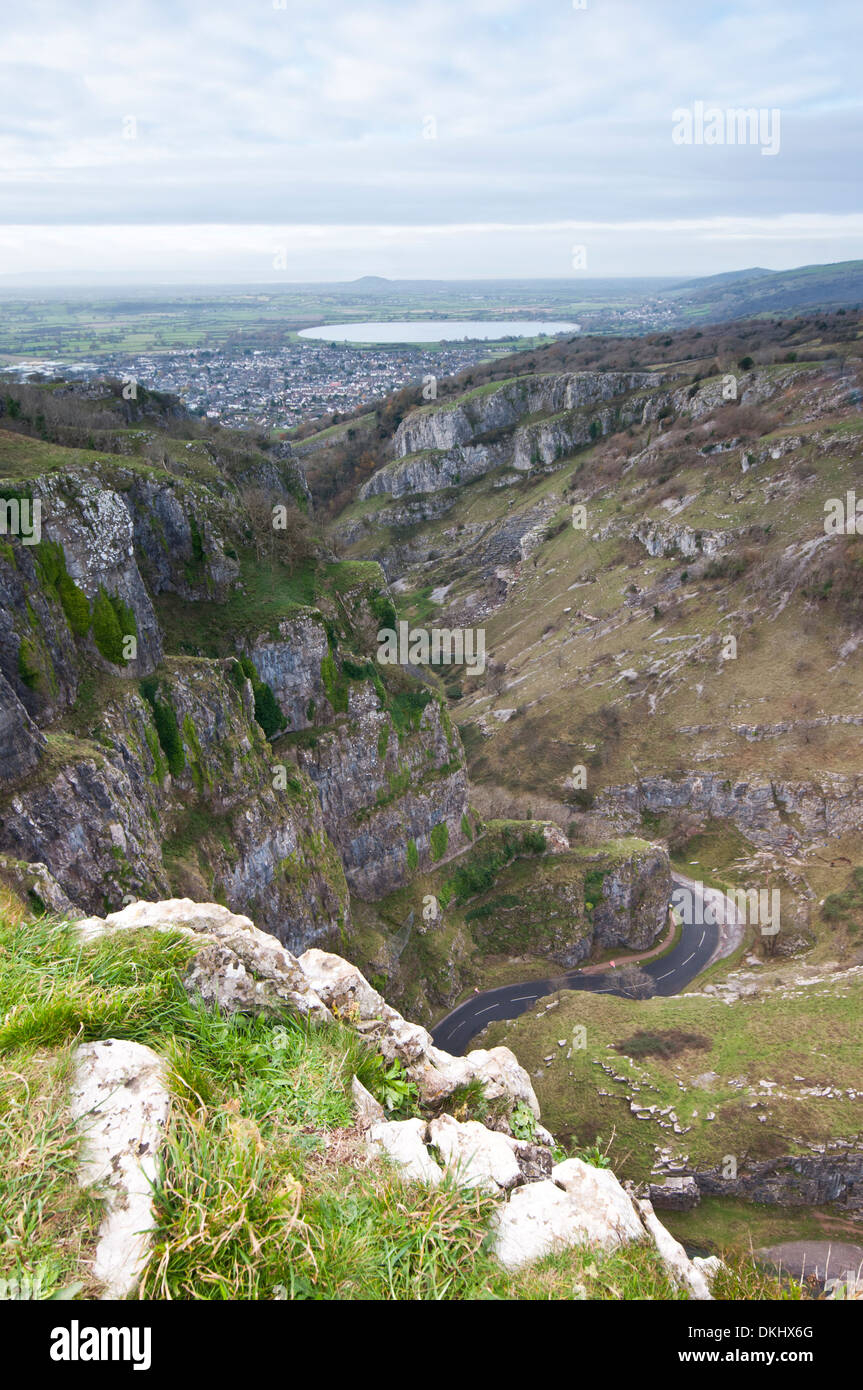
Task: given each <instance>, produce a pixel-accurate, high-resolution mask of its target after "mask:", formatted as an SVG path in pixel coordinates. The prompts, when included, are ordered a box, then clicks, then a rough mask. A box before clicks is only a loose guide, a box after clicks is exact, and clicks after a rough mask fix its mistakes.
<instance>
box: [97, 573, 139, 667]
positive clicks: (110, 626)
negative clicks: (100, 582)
mask: <svg viewBox="0 0 863 1390" xmlns="http://www.w3.org/2000/svg"><path fill="white" fill-rule="evenodd" d="M136 632H137V626H136V623H135V615H134V613H133V612H132V610H131V608H130V607H129V606H128V604H126V603H124V602H123V600H122V599H121V598H117V597H116V595H114V594H106V593H105V590H104V589H100V590H99V592H98V593H97V595H96V597H95V598H94V600H93V641H94V642H95V643H96V646H97V647H98V649H99V651H100V652H101V654H102V656H104V658H105V660H106V661H110V662H111V664H112V665H113V666H125V665H126V657H125V656H124V654H123V640H124V638H126V637H131V636H134V635H135V633H136Z"/></svg>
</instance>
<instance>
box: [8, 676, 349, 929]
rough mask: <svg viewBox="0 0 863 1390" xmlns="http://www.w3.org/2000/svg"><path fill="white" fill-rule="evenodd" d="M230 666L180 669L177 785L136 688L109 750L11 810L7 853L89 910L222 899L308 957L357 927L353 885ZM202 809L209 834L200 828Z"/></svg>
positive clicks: (78, 754) (111, 733) (92, 751)
mask: <svg viewBox="0 0 863 1390" xmlns="http://www.w3.org/2000/svg"><path fill="white" fill-rule="evenodd" d="M225 665H226V664H225V663H218V662H206V661H181V662H179V663H177V664H176V666H175V667H174V668H173V671H172V672H171V674H170V678H168V677H166V678H165V679H164V680H163V682H162V684H161V686H160V694H161V698H162V699H163V701H166V702H167V701H170V703H171V705H172V707H173V708H174V711H175V714H176V718H177V723H178V726H179V730H180V732H181V736H182V739H183V745H184V759H185V765H184V767H183V768H182V770H180V771H179V772H178V773H177V775H176V776H173V777H172V776H171V775H170V774H169V773H168V771H167V767H166V764H165V761H164V758H163V755H162V753H161V750H160V747H159V741H158V736H157V734H156V730H155V727H154V725H153V719H152V712H151V710H150V707H149V705H148V704H147V703H146V701H144V700H143V699H142V698H141V697H140V696H139V695H138V694H137V693H134V692H132V691H129V692H128V694H126V695H125V696H124V697H122V698H117V699H115V700H113V701H112V702H111V703H110V704H109V706H108V708H107V709H106V711H105V715H104V717H103V721H102V725H101V727H100V731H99V741H98V742H96V741H91V742H89V743H85V742H81V743H80V744H79V745H78V746H77V747H76V748H75V750H74V751H70V755H69V757H68V759H67V760H66V761H64V763H63V764H62V766H61V767H59V769H54V770H53V771H50V772H49V771H46V772H45V774H44V775H43V776H41V777H39V778H37V779H35V780H34V781H32V782H31V783H30V784H27V785H26V786H23V787H21V788H20V789H19V790H18V791H17V793H16V794H15V795H13V797H12V798H11V800H10V802H9V804H8V805H7V806H6V807H4V808H3V809H2V812H0V848H2V849H3V850H5V851H6V852H8V853H9V854H10V855H12V856H14V857H15V858H16V859H22V860H38V861H40V862H42V863H44V864H46V865H47V867H48V869H49V871H50V873H51V874H52V875H53V876H54V878H55V879H56V880H57V882H58V883H59V884H60V886H61V888H62V889H63V891H64V892H65V893H67V894H68V896H69V897H70V898H71V899H72V901H73V902H75V903H77V904H79V905H80V906H81V908H83V909H84V910H86V911H89V912H101V911H104V910H106V909H108V910H111V909H116V908H119V907H120V906H121V904H122V903H123V902H124V901H128V900H129V899H130V898H139V897H166V896H169V895H170V891H171V886H172V883H173V884H177V885H178V886H180V887H182V888H183V889H184V891H189V892H190V893H194V895H195V896H197V897H200V898H203V899H204V900H209V899H210V898H212V897H213V895H214V891H215V892H217V893H219V894H223V895H224V897H225V900H226V901H227V902H228V903H229V904H231V905H233V906H235V907H238V908H242V909H248V908H249V907H250V906H253V907H254V910H255V912H256V915H257V917H258V920H259V921H260V922H261V924H262V925H263V926H264V927H265V928H266V929H267V930H269V931H271V932H272V933H273V934H274V935H276V936H278V937H279V939H280V940H282V941H284V942H285V943H287V944H290V945H291V946H293V947H294V948H296V949H302V947H304V946H307V945H310V944H311V943H312V942H314V941H318V940H324V939H330V938H334V937H335V936H336V935H337V934H338V932H339V931H340V929H341V928H343V927H344V926H345V925H346V924H347V923H348V922H349V920H350V914H349V905H348V894H347V885H346V883H345V879H344V874H343V871H342V868H341V864H340V862H339V859H338V855H337V854H336V852H335V850H334V848H333V846H332V844H331V842H330V840H329V838H328V836H327V834H326V830H325V827H324V823H323V819H322V816H321V808H320V805H319V802H318V799H317V797H316V795H315V793H314V790H313V788H312V786H311V784H310V783H309V781H308V780H307V779H306V778H305V777H304V776H303V775H302V774H301V773H296V775H294V774H293V773H292V774H291V777H290V779H289V781H288V785H287V787H286V788H285V789H279V788H278V787H277V786H276V785H274V780H275V779H274V776H273V769H274V765H275V764H276V761H277V760H276V758H275V756H274V755H273V752H272V749H271V748H270V745H269V744H268V743H267V741H266V739H265V738H264V736H263V733H262V732H261V730H260V728H259V726H258V725H257V724H256V722H255V720H254V715H253V710H252V702H251V690H250V687H249V685H248V683H244V685H243V687H242V688H241V689H240V690H237V689H236V687H235V686H234V685H233V683H232V682H231V681H230V680H229V679H228V678H227V676H226V671H225ZM196 805H197V808H198V815H199V818H200V817H201V813H202V812H205V815H204V817H203V820H202V821H201V822H200V828H199V829H198V830H197V832H196V833H192V832H191V831H190V826H192V825H194V824H195V821H194V820H191V821H190V820H189V815H188V810H189V807H190V806H191V807H195V806H196Z"/></svg>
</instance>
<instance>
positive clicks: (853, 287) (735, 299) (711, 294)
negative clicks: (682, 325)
mask: <svg viewBox="0 0 863 1390" xmlns="http://www.w3.org/2000/svg"><path fill="white" fill-rule="evenodd" d="M668 298H669V299H671V300H672V301H674V302H676V304H677V306H678V308H679V310H680V312H681V319H682V320H683V321H686V320H691V319H692V317H694V316H697V317H698V318H699V319H702V320H703V321H704V322H706V323H719V322H722V321H724V320H728V319H738V318H756V317H758V316H759V315H764V314H782V315H785V314H791V313H799V312H800V311H801V310H804V309H818V308H823V309H827V308H835V307H839V306H844V307H856V306H857V305H859V304H861V303H863V260H861V261H837V262H835V263H834V264H833V265H804V266H798V267H797V268H796V269H795V270H778V271H777V270H747V271H736V272H732V273H731V274H729V275H711V276H709V277H707V278H706V279H703V280H691V281H689V282H688V283H686V284H683V285H678V286H676V287H675V288H674V289H672V290H671V291H670V292H669V293H668Z"/></svg>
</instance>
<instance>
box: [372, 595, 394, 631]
mask: <svg viewBox="0 0 863 1390" xmlns="http://www.w3.org/2000/svg"><path fill="white" fill-rule="evenodd" d="M369 607H370V608H371V610H372V613H373V614H374V616H375V618H376V619H377V621H378V623H379V625H380V626H381V627H392V628H394V627H395V625H396V623H397V622H398V615H397V613H396V609H395V604H394V603H393V601H392V599H391V598H390V596H389V594H384V593H377V594H374V595H373V596H372V598H371V599H370V600H369Z"/></svg>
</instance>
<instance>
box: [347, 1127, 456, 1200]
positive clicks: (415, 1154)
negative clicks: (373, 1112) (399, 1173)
mask: <svg viewBox="0 0 863 1390" xmlns="http://www.w3.org/2000/svg"><path fill="white" fill-rule="evenodd" d="M427 1137H428V1126H427V1125H426V1123H425V1122H424V1121H423V1120H418V1119H414V1120H383V1121H379V1122H378V1123H377V1124H373V1125H372V1126H371V1128H370V1129H369V1131H368V1134H367V1136H366V1143H367V1145H368V1148H369V1150H370V1152H371V1153H372V1154H386V1155H387V1156H388V1157H389V1158H390V1159H392V1161H393V1163H395V1164H397V1165H398V1167H399V1168H401V1169H402V1170H403V1176H404V1177H406V1178H413V1179H414V1180H415V1181H417V1182H424V1183H428V1184H429V1186H430V1187H437V1185H438V1183H439V1182H440V1181H441V1179H442V1177H443V1172H442V1171H441V1169H440V1167H439V1166H438V1164H437V1163H435V1161H434V1159H433V1158H432V1156H431V1154H430V1153H429V1151H428V1149H427V1148H426V1139H427Z"/></svg>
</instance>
